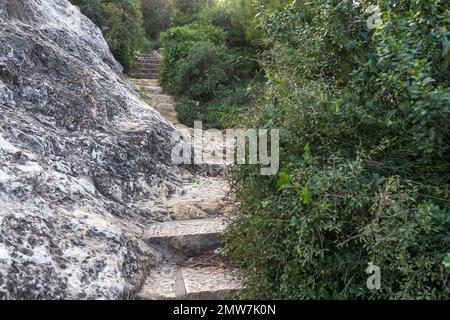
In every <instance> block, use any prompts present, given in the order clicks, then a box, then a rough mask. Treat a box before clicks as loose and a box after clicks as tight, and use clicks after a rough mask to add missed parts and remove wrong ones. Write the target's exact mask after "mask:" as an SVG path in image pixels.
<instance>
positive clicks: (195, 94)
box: [176, 43, 233, 102]
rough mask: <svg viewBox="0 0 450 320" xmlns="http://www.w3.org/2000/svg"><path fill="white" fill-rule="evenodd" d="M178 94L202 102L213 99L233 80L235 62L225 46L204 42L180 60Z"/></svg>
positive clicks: (177, 82) (177, 80)
mask: <svg viewBox="0 0 450 320" xmlns="http://www.w3.org/2000/svg"><path fill="white" fill-rule="evenodd" d="M179 65H180V67H179V73H178V75H177V79H176V94H177V95H185V96H187V97H189V98H191V99H194V100H198V101H200V102H207V101H211V100H212V99H213V98H214V96H215V95H216V92H218V91H219V89H220V88H221V87H223V86H225V85H227V84H229V83H230V81H231V76H232V73H233V62H232V61H231V60H230V59H229V57H228V56H227V52H226V50H225V48H218V47H216V46H215V45H214V44H212V43H204V44H201V45H199V46H197V47H195V48H192V49H191V50H190V51H189V53H188V55H187V57H186V58H185V59H182V60H181V61H180V62H179Z"/></svg>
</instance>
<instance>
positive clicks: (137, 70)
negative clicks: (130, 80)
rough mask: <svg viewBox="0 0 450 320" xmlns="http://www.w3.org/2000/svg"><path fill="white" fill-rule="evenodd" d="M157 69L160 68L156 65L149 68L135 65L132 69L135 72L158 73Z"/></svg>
mask: <svg viewBox="0 0 450 320" xmlns="http://www.w3.org/2000/svg"><path fill="white" fill-rule="evenodd" d="M159 70H160V68H158V67H150V68H146V67H135V68H134V70H133V71H134V72H135V73H149V72H155V73H159Z"/></svg>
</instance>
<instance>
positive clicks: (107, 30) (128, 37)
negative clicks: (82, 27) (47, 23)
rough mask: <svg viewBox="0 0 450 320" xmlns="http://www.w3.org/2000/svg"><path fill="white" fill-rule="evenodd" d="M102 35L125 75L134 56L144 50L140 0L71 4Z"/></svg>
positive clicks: (92, 0)
mask: <svg viewBox="0 0 450 320" xmlns="http://www.w3.org/2000/svg"><path fill="white" fill-rule="evenodd" d="M71 2H72V3H73V4H74V5H77V6H79V7H80V9H81V12H82V13H83V14H85V15H86V16H87V17H88V18H89V19H91V20H92V21H93V22H94V23H95V24H96V25H97V26H99V27H100V29H101V30H102V32H103V35H104V37H105V39H106V41H107V42H108V45H109V47H110V49H111V52H112V53H113V55H114V57H115V58H116V59H117V60H118V61H119V62H120V63H121V64H122V66H123V67H124V69H125V71H129V70H130V69H131V67H132V62H133V57H134V53H135V52H136V51H140V50H145V49H146V44H147V41H146V37H145V32H144V27H143V17H142V11H141V0H71Z"/></svg>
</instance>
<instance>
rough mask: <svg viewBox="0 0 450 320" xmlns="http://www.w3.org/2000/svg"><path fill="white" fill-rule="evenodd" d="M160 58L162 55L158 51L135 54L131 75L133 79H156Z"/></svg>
mask: <svg viewBox="0 0 450 320" xmlns="http://www.w3.org/2000/svg"><path fill="white" fill-rule="evenodd" d="M161 60H162V55H161V53H160V52H159V51H153V52H151V53H143V54H141V53H138V54H136V55H135V59H134V69H133V72H132V74H131V76H132V77H133V78H135V79H158V76H159V70H160V67H161Z"/></svg>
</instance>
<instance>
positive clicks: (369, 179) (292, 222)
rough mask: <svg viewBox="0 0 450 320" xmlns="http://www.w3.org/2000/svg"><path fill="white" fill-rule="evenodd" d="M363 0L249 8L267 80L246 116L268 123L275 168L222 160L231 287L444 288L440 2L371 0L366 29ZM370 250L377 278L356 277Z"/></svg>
mask: <svg viewBox="0 0 450 320" xmlns="http://www.w3.org/2000/svg"><path fill="white" fill-rule="evenodd" d="M369 4H371V2H370V1H363V3H362V5H361V6H360V7H358V6H355V5H354V4H353V3H352V2H351V1H340V0H329V1H313V2H306V1H296V2H294V3H291V4H289V5H286V6H285V7H284V8H280V7H275V8H265V9H262V11H261V13H260V15H259V19H260V23H261V26H262V27H263V29H264V30H265V36H264V41H265V42H266V44H265V45H266V47H267V48H268V50H267V51H266V52H265V53H264V55H263V65H264V70H265V73H266V76H267V79H268V84H267V87H266V89H265V91H266V99H265V101H264V103H261V104H260V105H259V106H257V107H256V108H255V109H254V110H253V114H254V116H253V117H252V118H250V119H246V121H247V122H248V123H249V125H252V126H254V125H255V124H256V125H258V126H259V127H268V128H271V127H272V128H279V129H280V130H281V141H280V148H281V150H280V154H281V159H280V160H281V166H282V170H281V171H280V173H279V175H278V176H277V177H272V178H270V177H263V176H260V174H259V170H258V168H252V167H249V166H242V167H238V168H235V170H234V174H233V181H232V182H233V189H234V191H235V194H236V203H237V207H236V211H237V212H242V213H245V215H243V216H240V218H239V219H238V220H237V221H236V222H235V223H234V225H233V226H232V228H231V229H230V230H229V232H228V234H227V248H226V250H227V251H228V252H229V253H230V254H231V255H232V256H233V257H234V259H235V260H236V261H237V262H239V263H240V264H241V267H242V269H243V270H244V272H245V274H246V279H247V284H248V285H247V287H246V290H244V291H243V292H242V297H244V298H249V297H250V298H264V299H266V298H274V299H298V298H301V299H308V298H309V299H311V298H313V299H325V298H328V299H329V298H337V299H342V298H373V299H417V298H419V299H420V298H426V299H432V298H434V299H436V298H438V299H445V298H448V297H449V287H450V286H449V283H448V280H447V279H448V270H447V271H446V269H445V262H444V264H443V260H444V257H445V256H446V255H447V253H448V252H449V249H450V232H449V231H450V204H449V198H450V197H449V193H450V188H449V185H448V183H449V181H450V175H449V172H450V170H449V169H450V153H449V147H450V145H449V141H450V137H449V135H450V127H449V121H448V120H449V118H450V117H449V115H450V114H449V113H450V109H449V106H450V103H449V102H450V101H449V99H450V89H449V77H448V75H449V74H450V66H449V55H450V53H449V48H450V45H449V35H450V33H449V32H448V25H449V21H450V20H449V18H450V8H449V3H448V2H447V1H443V0H442V1H441V0H434V1H431V0H430V1H414V0H410V1H401V2H399V1H394V0H386V1H378V4H379V5H380V6H381V9H382V21H383V23H382V25H381V27H380V28H379V29H375V30H369V29H368V27H367V24H366V21H367V19H368V15H367V14H366V13H365V12H364V9H365V8H367V7H368V6H369ZM248 115H249V114H248ZM445 261H447V262H448V258H446V260H445ZM370 262H371V263H373V264H375V265H377V266H380V268H381V273H382V275H381V276H382V280H381V281H382V287H381V289H380V290H369V289H367V287H366V279H367V277H368V275H367V274H366V273H365V272H364V271H365V269H366V267H367V265H368V263H370Z"/></svg>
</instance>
